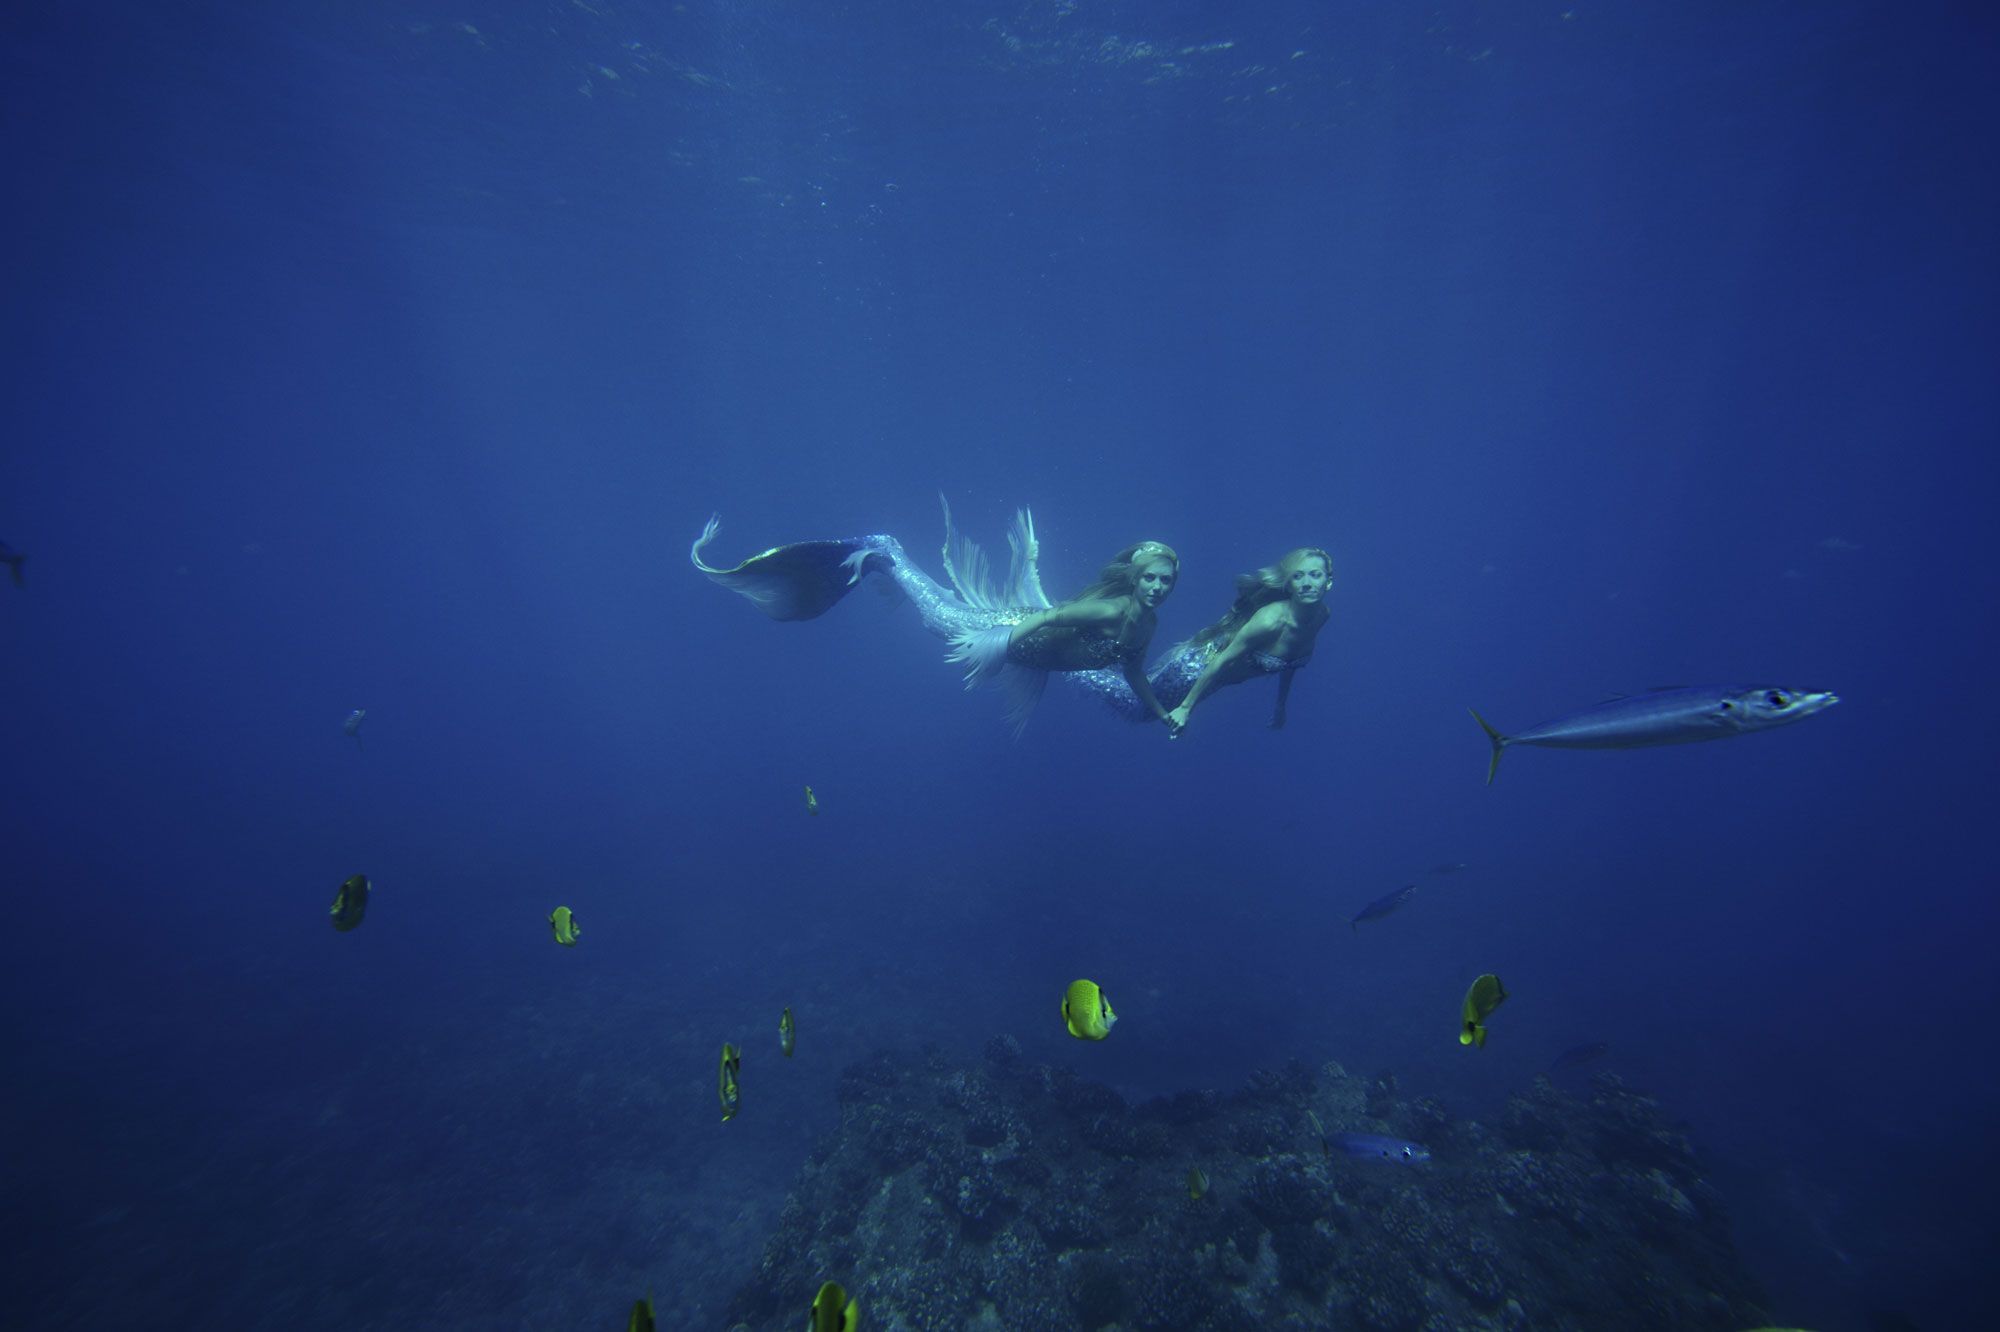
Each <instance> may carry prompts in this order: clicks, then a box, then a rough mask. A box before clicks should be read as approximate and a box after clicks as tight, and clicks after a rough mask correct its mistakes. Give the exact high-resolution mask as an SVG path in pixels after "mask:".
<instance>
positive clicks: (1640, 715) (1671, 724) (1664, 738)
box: [1466, 685, 1840, 786]
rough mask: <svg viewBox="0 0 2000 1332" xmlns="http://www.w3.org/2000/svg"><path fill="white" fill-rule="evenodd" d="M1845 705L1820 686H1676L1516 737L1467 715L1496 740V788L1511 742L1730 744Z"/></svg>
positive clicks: (1489, 770)
mask: <svg viewBox="0 0 2000 1332" xmlns="http://www.w3.org/2000/svg"><path fill="white" fill-rule="evenodd" d="M1838 702H1840V696H1839V695H1837V694H1832V693H1827V692H1824V691H1822V690H1814V689H1781V688H1779V687H1778V686H1776V685H1691V686H1676V687H1674V688H1671V689H1654V690H1651V691H1649V692H1647V693H1644V694H1634V695H1631V696H1629V697H1624V698H1614V699H1611V700H1609V701H1608V702H1604V703H1599V704H1598V705H1597V706H1596V707H1594V708H1585V709H1584V710H1583V711H1582V712H1573V713H1571V714H1570V715H1569V716H1567V717H1558V718H1556V719H1555V720H1554V721H1546V722H1543V723H1542V724H1541V725H1540V726H1537V727H1534V728H1533V729H1532V730H1527V731H1522V732H1520V733H1518V734H1515V735H1505V734H1502V733H1501V732H1499V731H1496V730H1494V729H1493V727H1492V726H1490V725H1488V723H1487V721H1486V718H1484V717H1482V716H1480V715H1479V713H1478V710H1477V709H1473V708H1468V709H1466V711H1468V712H1470V713H1472V719H1473V720H1474V721H1476V722H1478V723H1479V724H1480V726H1481V727H1482V728H1484V729H1485V731H1486V738H1487V739H1488V740H1491V741H1492V742H1493V760H1492V762H1491V763H1489V764H1487V766H1486V784H1487V785H1488V786H1491V785H1493V774H1495V773H1496V772H1498V771H1500V751H1502V750H1504V749H1505V748H1507V746H1509V745H1545V746H1547V747H1548V748H1550V749H1640V748H1644V747H1645V746H1648V745H1685V744H1691V743H1692V742H1694V741H1696V740H1724V739H1727V738H1728V737H1730V736H1732V735H1747V734H1748V733H1750V732H1751V731H1768V730H1770V729H1771V728H1772V727H1774V726H1784V725H1787V724H1788V723H1791V722H1795V721H1798V720H1799V719H1800V718H1801V717H1810V716H1812V715H1813V714H1814V713H1815V712H1822V711H1824V710H1825V709H1827V708H1830V707H1832V706H1833V705H1834V704H1836V703H1838Z"/></svg>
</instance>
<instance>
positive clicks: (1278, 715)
mask: <svg viewBox="0 0 2000 1332" xmlns="http://www.w3.org/2000/svg"><path fill="white" fill-rule="evenodd" d="M1297 674H1298V672H1297V671H1293V670H1287V671H1286V672H1285V673H1284V674H1282V675H1280V676H1279V677H1278V706H1277V708H1276V709H1275V710H1273V711H1272V713H1271V729H1272V730H1274V731H1282V730H1284V729H1285V700H1286V699H1288V698H1290V697H1291V694H1292V677H1293V676H1294V675H1297Z"/></svg>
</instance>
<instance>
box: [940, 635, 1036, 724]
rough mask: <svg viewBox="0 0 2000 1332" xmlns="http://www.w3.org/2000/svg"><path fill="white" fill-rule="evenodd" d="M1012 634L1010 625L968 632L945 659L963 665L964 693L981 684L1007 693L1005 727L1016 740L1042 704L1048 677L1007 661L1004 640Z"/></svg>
mask: <svg viewBox="0 0 2000 1332" xmlns="http://www.w3.org/2000/svg"><path fill="white" fill-rule="evenodd" d="M1013 632H1014V626H1012V625H1010V624H996V625H992V626H990V627H988V628H985V629H970V630H967V631H966V632H964V633H961V634H959V635H958V636H957V637H956V638H954V639H952V640H951V651H949V652H947V653H945V656H944V659H945V660H946V661H950V662H963V663H965V687H966V688H967V689H971V688H974V687H976V686H978V685H982V684H997V685H999V686H1000V688H1002V689H1004V690H1005V691H1006V692H1007V698H1008V703H1009V706H1008V708H1007V724H1008V725H1009V726H1010V727H1012V728H1013V731H1014V734H1015V736H1016V737H1017V738H1018V737H1019V736H1020V734H1021V732H1022V730H1023V729H1024V728H1025V727H1026V726H1027V724H1028V717H1029V716H1030V715H1031V714H1032V713H1033V712H1034V710H1035V704H1037V703H1039V702H1041V701H1042V690H1044V689H1046V688H1047V687H1048V683H1049V673H1048V672H1047V671H1038V670H1035V669H1033V668H1032V667H1028V666H1016V665H1014V664H1013V663H1012V662H1009V661H1008V660H1007V640H1008V638H1009V637H1011V636H1012V634H1013Z"/></svg>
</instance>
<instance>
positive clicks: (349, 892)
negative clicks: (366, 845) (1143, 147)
mask: <svg viewBox="0 0 2000 1332" xmlns="http://www.w3.org/2000/svg"><path fill="white" fill-rule="evenodd" d="M368 887H369V884H368V876H367V875H366V874H356V875H354V876H353V877H352V878H349V879H348V880H346V881H345V882H343V883H342V884H341V885H340V889H339V891H338V892H336V893H334V895H333V910H331V911H329V912H328V913H327V914H328V915H330V916H332V917H333V928H335V929H336V930H339V931H340V932H341V933H343V934H345V933H346V932H347V931H349V930H351V929H354V928H355V927H356V926H358V925H359V924H361V917H362V915H363V914H365V913H366V912H367V910H368Z"/></svg>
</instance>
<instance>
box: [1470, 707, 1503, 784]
mask: <svg viewBox="0 0 2000 1332" xmlns="http://www.w3.org/2000/svg"><path fill="white" fill-rule="evenodd" d="M1466 711H1467V712H1469V713H1471V714H1472V720H1474V721H1476V722H1478V723H1479V729H1480V730H1482V731H1484V732H1486V738H1487V739H1488V740H1490V741H1492V742H1493V758H1492V759H1491V761H1489V762H1488V763H1487V765H1486V784H1487V785H1488V786H1491V785H1493V778H1494V775H1495V774H1497V773H1498V772H1499V771H1500V751H1501V750H1503V749H1505V748H1506V747H1507V746H1508V744H1509V743H1511V737H1509V736H1505V735H1502V734H1500V732H1498V731H1496V730H1494V729H1493V728H1492V727H1491V726H1490V725H1488V724H1487V721H1486V718H1484V717H1482V716H1480V715H1479V709H1478V708H1467V709H1466Z"/></svg>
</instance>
